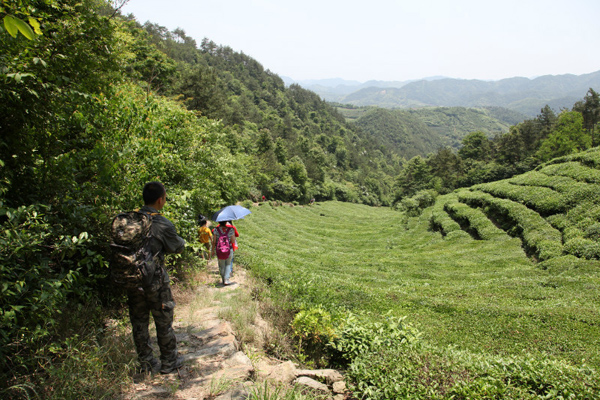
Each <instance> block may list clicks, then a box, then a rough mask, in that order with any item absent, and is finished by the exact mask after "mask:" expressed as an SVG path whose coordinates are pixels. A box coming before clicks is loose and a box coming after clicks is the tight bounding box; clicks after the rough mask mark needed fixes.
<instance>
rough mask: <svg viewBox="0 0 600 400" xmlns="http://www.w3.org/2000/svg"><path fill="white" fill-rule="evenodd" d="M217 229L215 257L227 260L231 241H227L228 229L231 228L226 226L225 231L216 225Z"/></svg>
mask: <svg viewBox="0 0 600 400" xmlns="http://www.w3.org/2000/svg"><path fill="white" fill-rule="evenodd" d="M217 229H218V230H219V238H218V239H217V246H216V251H217V258H218V259H219V260H227V259H228V258H229V256H230V255H231V243H230V242H229V230H230V229H231V228H227V229H226V230H225V232H223V230H221V227H217Z"/></svg>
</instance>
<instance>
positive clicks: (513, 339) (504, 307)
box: [236, 192, 600, 367]
mask: <svg viewBox="0 0 600 400" xmlns="http://www.w3.org/2000/svg"><path fill="white" fill-rule="evenodd" d="M479 193H480V194H481V195H482V196H489V195H485V194H483V193H481V192H479ZM489 197H491V196H489ZM499 200H501V199H499ZM502 201H503V202H508V200H502ZM515 204H516V203H515ZM486 206H487V205H486ZM520 206H521V207H523V208H524V209H527V208H526V207H524V206H523V205H520ZM433 210H434V208H429V209H426V210H425V211H424V213H423V214H422V215H420V216H419V217H414V218H410V219H409V220H408V224H407V223H406V217H405V216H404V215H403V214H402V213H398V212H394V211H393V210H391V209H387V208H372V207H367V206H362V205H356V204H348V203H339V202H326V203H320V204H319V206H318V207H289V208H288V207H286V208H279V209H272V208H271V209H269V208H262V207H261V208H259V209H257V210H255V211H253V214H252V216H249V217H247V218H246V219H244V220H242V221H239V224H238V229H240V232H241V233H242V234H243V235H242V237H241V241H240V250H239V255H238V256H236V257H238V260H240V261H243V263H244V264H245V265H246V266H247V267H248V268H249V269H250V270H251V271H252V272H253V273H255V274H256V275H257V276H259V277H260V278H261V280H262V281H263V282H264V284H265V285H266V287H267V288H268V292H269V298H270V299H272V300H271V301H272V302H273V303H272V304H275V305H276V306H277V307H278V308H279V309H281V310H283V309H284V308H285V309H286V310H289V311H280V312H281V313H290V314H292V318H293V313H295V312H296V311H298V310H300V309H308V308H310V307H314V306H319V305H321V306H323V307H325V308H326V309H327V310H329V311H330V312H331V313H332V314H336V313H339V312H345V311H347V310H350V311H353V312H357V313H367V314H368V315H371V318H373V319H377V318H380V316H381V315H383V314H385V313H386V312H388V311H391V312H392V313H394V314H395V315H406V316H407V317H408V321H409V322H410V323H412V324H414V326H415V327H416V328H417V329H419V330H420V331H421V332H422V333H423V338H424V340H426V341H427V342H430V343H434V344H435V345H436V346H441V347H444V346H448V345H453V346H457V348H459V349H462V350H465V351H467V350H468V351H470V352H473V353H474V354H482V355H486V354H487V355H493V354H502V355H507V356H510V355H512V356H516V355H520V354H522V353H523V352H524V351H528V352H531V354H532V357H534V358H535V357H539V358H540V359H546V358H549V359H556V360H564V361H565V362H572V363H575V364H578V363H580V362H581V360H582V359H585V360H586V362H587V363H589V364H590V365H592V366H595V367H598V366H600V356H599V355H598V353H597V351H596V350H595V349H596V343H595V339H594V338H597V337H598V336H599V335H600V317H599V316H598V313H597V287H598V284H599V283H600V278H599V272H600V265H599V264H598V263H597V262H594V261H585V260H583V261H582V260H579V261H578V262H581V263H583V264H584V265H586V266H589V267H586V271H587V272H586V273H585V274H579V275H576V276H570V275H569V274H570V273H569V272H564V271H563V272H561V273H558V269H557V268H555V267H552V268H547V269H542V268H539V267H538V266H537V265H536V264H535V263H533V262H532V261H531V260H530V259H529V258H528V257H527V255H526V254H525V252H524V251H523V249H522V247H521V245H520V242H519V241H512V240H507V241H506V242H502V245H501V246H499V245H498V242H497V241H486V240H472V239H470V238H468V237H467V238H465V237H463V238H461V240H459V241H456V240H447V239H444V237H443V236H442V235H440V234H439V233H437V232H432V231H431V230H430V226H431V222H430V221H431V218H432V213H433V212H434V211H433ZM529 211H531V210H529ZM538 218H541V217H539V215H538ZM517 221H519V219H518V218H517ZM523 221H527V220H526V219H523ZM542 221H543V219H542ZM543 223H544V224H545V225H544V226H547V227H549V228H550V229H551V230H549V232H550V234H544V235H543V236H542V237H543V239H544V240H551V241H554V242H555V243H557V244H560V241H561V237H560V232H558V231H556V230H555V229H553V228H552V227H551V226H550V225H549V224H548V223H547V222H545V221H543ZM406 226H408V227H409V229H405V227H406ZM523 229H524V230H525V229H526V226H524V227H523ZM544 232H545V231H544ZM555 236H556V237H555ZM553 238H554V239H553ZM560 247H561V251H558V252H557V255H558V256H560V255H561V253H562V246H560ZM552 258H553V257H549V258H548V259H549V260H550V259H552ZM579 268H582V267H581V266H579ZM568 271H570V270H568ZM284 306H285V307H284ZM277 307H276V308H277ZM282 320H283V319H282ZM289 320H291V318H290V319H288V321H289Z"/></svg>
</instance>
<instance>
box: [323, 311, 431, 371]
mask: <svg viewBox="0 0 600 400" xmlns="http://www.w3.org/2000/svg"><path fill="white" fill-rule="evenodd" d="M405 319H406V317H394V316H392V315H391V314H387V315H386V316H385V317H384V318H383V320H382V321H381V322H379V321H374V322H373V321H367V320H365V319H361V318H359V317H357V316H356V315H354V314H351V313H349V314H347V315H346V316H345V317H344V318H343V319H342V320H341V321H340V323H339V328H337V329H336V332H335V335H334V338H333V340H332V341H331V342H330V343H329V346H330V347H331V349H333V352H334V357H333V358H334V359H335V360H337V362H339V363H341V364H342V365H345V364H347V363H350V362H352V361H353V360H355V359H356V358H357V357H359V356H361V355H363V354H371V353H372V352H373V351H377V350H379V349H398V348H399V347H402V346H404V345H408V344H411V343H416V342H418V341H419V338H420V333H419V332H418V331H417V330H416V329H414V328H413V327H412V326H410V325H409V324H407V323H405V322H404V321H405Z"/></svg>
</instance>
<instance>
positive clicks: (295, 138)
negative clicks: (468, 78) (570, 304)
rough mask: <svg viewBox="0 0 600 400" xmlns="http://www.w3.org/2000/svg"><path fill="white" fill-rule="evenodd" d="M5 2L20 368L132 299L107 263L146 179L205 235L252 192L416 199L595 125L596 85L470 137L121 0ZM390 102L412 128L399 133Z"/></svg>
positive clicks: (12, 307)
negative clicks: (130, 10) (358, 106)
mask: <svg viewBox="0 0 600 400" xmlns="http://www.w3.org/2000/svg"><path fill="white" fill-rule="evenodd" d="M0 18H1V19H2V20H3V24H2V26H1V27H0V45H1V49H2V50H1V52H0V101H1V103H2V108H0V129H1V131H2V132H3V134H2V136H1V137H0V281H1V282H2V287H1V288H0V365H1V368H0V369H1V370H2V371H3V374H4V378H6V379H4V381H5V382H7V384H9V385H10V384H11V383H14V382H17V381H18V380H16V381H15V379H16V377H19V376H29V375H30V374H31V373H33V372H35V371H39V370H42V371H46V372H48V371H50V370H51V369H50V368H49V365H51V364H52V362H53V361H55V360H57V359H58V360H59V359H60V358H61V354H63V352H62V350H64V349H65V347H66V346H67V347H68V343H69V338H72V337H73V335H76V334H78V333H76V332H80V331H79V330H78V329H82V328H86V327H87V329H92V330H94V327H95V326H99V325H100V320H99V318H100V315H101V312H100V311H99V310H100V309H102V308H103V307H107V306H110V305H111V304H113V302H114V301H115V299H118V294H115V293H113V292H112V290H111V288H110V285H109V284H108V282H107V279H106V276H107V256H108V245H107V244H108V237H107V226H108V224H109V222H110V220H111V218H112V217H113V216H114V215H115V213H116V212H118V211H119V210H125V209H132V208H135V207H136V206H139V205H140V202H141V195H140V192H141V188H142V186H143V184H144V183H145V182H147V181H149V180H155V179H156V180H161V181H162V182H164V183H165V185H166V187H167V191H168V195H169V207H168V209H167V210H166V216H167V217H168V218H170V219H171V220H173V221H174V222H175V224H176V225H177V227H178V229H179V230H180V233H181V234H182V236H184V237H185V238H187V239H189V240H192V241H193V238H194V235H195V216H196V215H197V214H198V213H203V214H205V215H211V213H212V212H214V211H215V210H217V209H218V208H219V207H221V206H223V205H225V204H229V203H234V202H236V201H240V200H257V199H259V198H260V197H261V196H263V195H264V196H266V197H267V198H269V199H272V200H281V201H287V202H297V203H305V202H308V201H309V200H310V199H311V198H316V199H317V200H341V201H347V202H355V203H363V204H367V205H373V206H381V205H385V206H392V205H394V204H396V205H398V206H399V207H402V200H403V199H406V198H408V197H410V196H414V195H416V194H417V193H418V192H419V191H422V190H437V191H438V192H439V193H447V192H449V191H452V190H454V189H455V188H458V187H462V186H467V185H472V184H475V183H484V182H489V181H493V180H497V179H503V178H507V177H510V176H512V175H514V174H517V173H521V172H524V171H528V170H530V169H532V168H534V167H536V166H537V165H539V164H540V163H541V162H543V161H546V160H549V159H550V158H553V157H556V156H562V155H566V154H570V153H572V152H576V151H580V150H584V149H587V148H590V147H592V146H595V145H596V144H597V142H598V139H597V137H596V126H597V123H598V121H599V119H600V101H599V97H598V94H597V93H596V92H595V91H594V90H593V89H590V90H589V92H588V94H587V95H586V96H585V98H583V99H582V100H580V101H579V102H577V103H576V104H574V106H573V109H572V110H562V111H560V113H558V114H557V113H556V112H555V111H553V110H552V109H551V108H550V107H548V106H547V107H544V108H543V109H542V110H541V111H540V114H539V115H538V116H537V117H536V118H534V119H531V120H526V121H524V122H521V123H518V124H516V125H514V126H511V127H510V128H509V129H508V131H507V132H506V133H497V134H494V135H488V134H486V133H485V132H482V131H481V130H479V129H477V130H474V131H473V132H470V133H468V134H466V135H465V136H464V137H463V138H462V139H460V149H459V150H458V151H456V149H455V148H454V147H455V145H456V143H449V144H446V143H445V142H444V141H443V140H441V139H439V137H440V136H439V135H432V134H429V136H425V134H424V132H426V131H427V130H426V128H427V126H426V124H425V123H423V122H422V120H420V119H418V118H415V117H414V115H413V114H414V113H419V112H418V111H415V112H414V113H409V114H407V115H406V116H404V118H406V119H405V120H401V119H399V117H398V116H395V115H394V114H393V113H388V112H383V111H379V110H375V111H373V114H372V115H370V116H369V117H367V116H365V119H364V120H363V121H361V122H360V123H349V122H346V120H345V118H344V117H343V115H342V114H341V113H339V112H338V111H337V110H336V108H335V107H334V106H333V105H330V104H328V103H326V102H324V101H323V100H321V99H320V98H319V96H318V95H316V94H315V93H313V92H311V91H308V90H305V89H303V88H301V87H300V86H298V85H291V86H290V87H286V86H285V85H284V83H283V81H282V79H281V78H279V77H278V76H277V75H276V74H274V73H272V72H270V71H269V70H266V69H264V68H263V66H262V65H261V64H260V63H259V62H258V61H256V60H254V59H252V58H251V57H248V56H247V55H245V54H243V53H239V52H234V51H233V50H232V49H231V48H229V47H227V46H221V45H217V44H215V43H213V42H212V41H210V40H208V39H204V40H203V41H202V42H201V43H200V44H199V45H198V43H196V41H195V40H194V39H192V38H190V37H188V36H187V35H186V34H185V32H184V31H182V30H180V29H178V30H175V31H173V32H170V31H168V30H167V29H165V28H163V27H161V26H159V25H156V24H151V23H146V24H144V25H141V24H140V23H139V22H137V21H136V20H135V19H134V18H133V17H132V16H122V15H121V14H120V13H119V11H118V10H116V9H115V7H114V3H113V2H105V1H102V0H85V1H73V0H32V1H30V2H20V1H3V2H2V5H1V6H0ZM382 116H383V117H385V118H386V119H389V120H390V121H391V122H392V123H394V124H396V125H401V126H403V130H402V131H401V132H397V131H396V132H394V133H393V134H392V133H390V131H388V130H387V128H386V126H387V125H386V124H387V122H385V123H384V120H383V119H382V118H381V117H382ZM443 130H444V127H443V126H440V127H438V133H439V131H443ZM447 133H448V132H445V134H447ZM455 140H456V139H455ZM425 143H426V144H427V146H425V145H424V144H425ZM186 257H188V256H186V255H185V254H184V255H183V256H181V257H179V258H176V259H173V260H172V262H174V263H176V264H177V265H184V264H185V262H186ZM117 303H118V302H117ZM69 321H70V322H69ZM82 321H85V323H84V322H82ZM82 324H83V325H84V326H81V325H82ZM44 379H46V378H44Z"/></svg>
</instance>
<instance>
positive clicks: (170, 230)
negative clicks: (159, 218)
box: [161, 220, 185, 253]
mask: <svg viewBox="0 0 600 400" xmlns="http://www.w3.org/2000/svg"><path fill="white" fill-rule="evenodd" d="M166 222H168V223H167V224H165V227H164V229H163V230H162V232H161V233H162V235H161V236H162V239H163V245H164V247H165V253H181V252H182V251H183V249H184V248H185V240H183V238H182V237H181V236H179V235H178V234H177V230H175V225H173V223H172V222H171V221H168V220H167V221H166Z"/></svg>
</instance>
